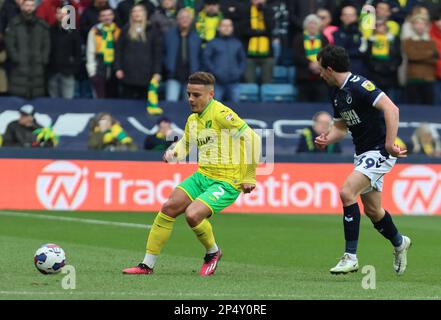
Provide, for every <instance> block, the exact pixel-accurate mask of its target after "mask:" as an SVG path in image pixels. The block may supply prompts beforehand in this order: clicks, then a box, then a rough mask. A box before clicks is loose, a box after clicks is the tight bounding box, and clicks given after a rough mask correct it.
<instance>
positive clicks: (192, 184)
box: [177, 171, 240, 213]
mask: <svg viewBox="0 0 441 320" xmlns="http://www.w3.org/2000/svg"><path fill="white" fill-rule="evenodd" d="M177 187H178V188H179V189H181V190H183V191H184V192H185V193H186V194H187V195H188V197H189V198H190V199H191V201H194V200H196V199H198V200H199V201H201V202H203V203H204V204H206V205H207V206H208V207H209V208H210V209H211V213H215V212H219V211H222V210H223V209H225V208H226V207H228V206H230V205H231V204H233V203H234V201H236V199H237V197H238V196H239V194H240V191H239V190H237V189H236V188H234V187H233V186H232V185H230V184H229V183H227V182H224V181H219V180H214V179H211V178H208V177H207V176H204V175H203V174H201V173H199V172H198V171H196V172H195V173H193V174H192V175H191V176H189V177H188V178H187V179H185V180H184V181H182V182H181V183H180V184H179V185H178V186H177Z"/></svg>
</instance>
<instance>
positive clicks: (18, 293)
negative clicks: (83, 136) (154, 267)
mask: <svg viewBox="0 0 441 320" xmlns="http://www.w3.org/2000/svg"><path fill="white" fill-rule="evenodd" d="M1 295H12V296H13V295H15V296H33V295H37V296H45V295H46V296H58V297H60V298H61V297H65V296H69V295H70V296H75V295H78V296H82V295H92V296H94V295H99V296H103V297H104V298H105V297H106V296H138V297H139V296H141V297H163V296H164V297H171V296H178V297H193V298H197V297H203V298H205V299H207V298H213V297H214V298H231V297H234V299H244V298H249V297H251V296H252V297H258V298H263V299H265V298H266V299H305V298H307V299H323V298H324V296H323V295H318V294H312V295H306V296H305V295H301V294H290V293H288V294H282V293H281V294H256V293H250V294H244V293H211V294H207V293H196V292H167V293H165V292H162V293H157V292H139V291H137V292H112V291H110V292H109V291H103V292H98V291H90V292H87V291H76V290H66V291H58V292H56V291H52V292H51V291H49V292H44V291H43V292H41V291H0V296H1ZM326 298H328V297H325V299H326ZM343 298H347V296H345V295H335V294H332V299H343ZM440 298H441V297H439V296H416V297H412V300H421V299H422V300H429V299H434V300H439V299H440Z"/></svg>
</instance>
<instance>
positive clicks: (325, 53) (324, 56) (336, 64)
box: [317, 45, 350, 72]
mask: <svg viewBox="0 0 441 320" xmlns="http://www.w3.org/2000/svg"><path fill="white" fill-rule="evenodd" d="M317 60H318V61H320V64H321V65H322V67H323V68H325V69H326V68H327V67H331V68H332V69H333V70H334V71H336V72H347V71H349V68H350V61H349V55H348V53H347V51H346V49H345V48H343V47H339V46H332V45H328V46H326V47H324V48H322V49H321V50H320V51H319V53H318V55H317Z"/></svg>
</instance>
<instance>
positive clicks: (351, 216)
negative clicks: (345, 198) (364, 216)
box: [343, 203, 360, 254]
mask: <svg viewBox="0 0 441 320" xmlns="http://www.w3.org/2000/svg"><path fill="white" fill-rule="evenodd" d="M343 211H344V215H343V226H344V229H345V240H346V248H345V252H347V253H351V254H357V246H358V235H359V233H360V208H359V207H358V203H354V204H352V205H350V206H347V207H343Z"/></svg>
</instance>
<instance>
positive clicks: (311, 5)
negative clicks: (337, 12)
mask: <svg viewBox="0 0 441 320" xmlns="http://www.w3.org/2000/svg"><path fill="white" fill-rule="evenodd" d="M335 2H336V1H335V0H288V1H286V4H287V6H288V10H289V13H290V22H291V28H290V29H291V31H292V32H293V33H298V32H302V30H303V20H305V18H306V16H307V15H309V14H311V13H316V12H317V9H320V8H326V9H328V10H329V11H330V12H333V11H334V9H335Z"/></svg>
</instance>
